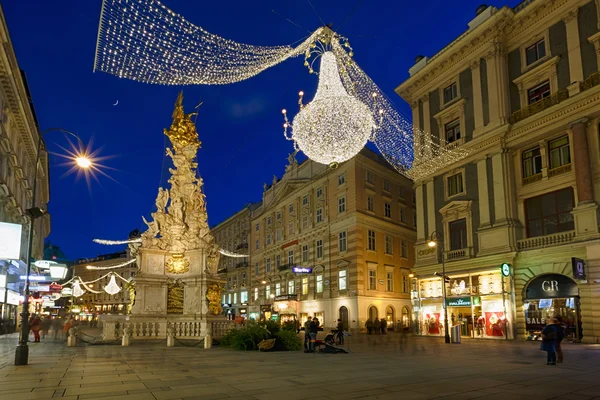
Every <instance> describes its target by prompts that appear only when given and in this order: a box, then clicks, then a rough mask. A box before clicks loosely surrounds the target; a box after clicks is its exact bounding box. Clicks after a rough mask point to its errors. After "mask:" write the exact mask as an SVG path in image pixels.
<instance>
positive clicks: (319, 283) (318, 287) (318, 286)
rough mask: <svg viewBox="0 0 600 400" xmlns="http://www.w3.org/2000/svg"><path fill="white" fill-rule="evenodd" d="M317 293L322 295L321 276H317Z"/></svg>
mask: <svg viewBox="0 0 600 400" xmlns="http://www.w3.org/2000/svg"><path fill="white" fill-rule="evenodd" d="M317 293H323V275H317Z"/></svg>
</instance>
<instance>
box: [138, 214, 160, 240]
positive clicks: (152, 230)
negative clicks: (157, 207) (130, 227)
mask: <svg viewBox="0 0 600 400" xmlns="http://www.w3.org/2000/svg"><path fill="white" fill-rule="evenodd" d="M142 219H143V220H144V223H145V224H146V225H148V230H147V231H146V232H144V233H143V234H142V236H145V237H151V238H154V237H156V235H158V232H159V231H160V227H159V226H158V223H157V222H156V221H154V220H153V221H152V222H148V221H147V220H146V217H144V216H143V215H142Z"/></svg>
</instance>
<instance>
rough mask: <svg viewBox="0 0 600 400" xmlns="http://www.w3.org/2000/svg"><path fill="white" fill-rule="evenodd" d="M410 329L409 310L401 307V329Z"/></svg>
mask: <svg viewBox="0 0 600 400" xmlns="http://www.w3.org/2000/svg"><path fill="white" fill-rule="evenodd" d="M409 328H410V310H409V309H408V307H406V306H404V307H402V329H409Z"/></svg>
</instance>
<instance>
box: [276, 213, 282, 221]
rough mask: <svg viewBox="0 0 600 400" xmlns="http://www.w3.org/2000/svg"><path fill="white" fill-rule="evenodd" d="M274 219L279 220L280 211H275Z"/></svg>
mask: <svg viewBox="0 0 600 400" xmlns="http://www.w3.org/2000/svg"><path fill="white" fill-rule="evenodd" d="M275 218H276V219H277V221H279V220H280V219H281V211H277V214H275Z"/></svg>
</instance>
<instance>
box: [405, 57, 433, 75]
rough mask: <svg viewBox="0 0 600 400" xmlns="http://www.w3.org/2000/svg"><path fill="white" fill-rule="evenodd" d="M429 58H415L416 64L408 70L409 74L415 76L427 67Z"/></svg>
mask: <svg viewBox="0 0 600 400" xmlns="http://www.w3.org/2000/svg"><path fill="white" fill-rule="evenodd" d="M428 60H429V58H427V57H424V56H422V55H418V56H416V57H415V64H414V65H413V66H412V67H410V68H409V69H408V74H409V75H410V76H413V75H414V74H416V73H417V72H419V71H420V70H421V69H422V68H423V67H424V66H425V65H427V61H428Z"/></svg>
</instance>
